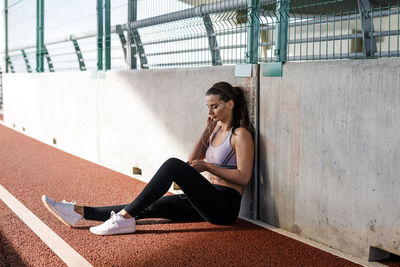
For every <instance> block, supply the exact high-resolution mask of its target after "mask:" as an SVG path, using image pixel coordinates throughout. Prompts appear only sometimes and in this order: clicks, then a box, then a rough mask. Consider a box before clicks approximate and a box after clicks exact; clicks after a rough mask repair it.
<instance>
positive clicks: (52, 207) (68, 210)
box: [42, 195, 83, 227]
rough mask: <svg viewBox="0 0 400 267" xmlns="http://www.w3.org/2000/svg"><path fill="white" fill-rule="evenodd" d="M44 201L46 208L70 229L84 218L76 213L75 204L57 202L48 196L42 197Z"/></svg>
mask: <svg viewBox="0 0 400 267" xmlns="http://www.w3.org/2000/svg"><path fill="white" fill-rule="evenodd" d="M42 201H43V204H44V206H45V207H46V208H47V209H48V210H49V211H50V212H51V213H52V214H53V215H54V216H56V218H57V219H59V220H60V221H61V222H62V223H64V224H65V225H67V226H68V227H73V226H75V225H76V224H77V223H78V221H79V220H80V219H82V218H83V216H82V215H80V214H78V213H76V212H75V210H74V207H75V203H73V202H67V201H65V200H63V202H57V201H54V200H52V199H50V198H49V197H47V196H46V195H43V196H42Z"/></svg>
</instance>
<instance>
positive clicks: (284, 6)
mask: <svg viewBox="0 0 400 267" xmlns="http://www.w3.org/2000/svg"><path fill="white" fill-rule="evenodd" d="M289 2H290V0H280V1H279V0H278V1H277V3H276V14H277V20H276V44H275V61H277V62H286V61H287V45H288V26H289V23H288V21H289Z"/></svg>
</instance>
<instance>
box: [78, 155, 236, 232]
mask: <svg viewBox="0 0 400 267" xmlns="http://www.w3.org/2000/svg"><path fill="white" fill-rule="evenodd" d="M172 182H175V183H176V184H177V185H178V186H179V187H180V188H181V189H182V191H183V192H184V193H185V194H183V195H171V196H164V197H163V195H164V194H165V193H166V192H167V191H168V189H169V188H170V187H171V185H172ZM241 199H242V196H241V194H240V193H239V192H238V191H236V190H235V189H233V188H230V187H226V186H221V185H213V184H211V183H210V182H209V181H208V180H207V179H206V178H204V177H203V176H202V175H201V174H200V173H199V172H198V171H197V170H195V169H194V168H193V167H191V166H190V165H189V164H187V163H185V162H183V161H181V160H179V159H176V158H170V159H168V160H167V161H166V162H165V163H164V164H163V165H162V166H161V167H160V169H158V171H157V172H156V174H155V175H154V176H153V178H152V179H151V180H150V182H149V183H148V184H147V185H146V186H145V188H144V189H143V191H142V192H141V193H140V194H139V195H138V196H137V197H136V199H135V200H134V201H132V202H131V203H130V204H128V205H117V206H108V207H84V218H85V219H87V220H96V221H105V220H107V219H109V217H110V213H111V211H114V212H119V211H120V210H122V209H125V211H126V212H128V213H129V215H131V216H132V217H136V219H144V218H166V219H171V220H177V221H203V220H206V221H208V222H210V223H213V224H219V225H230V224H233V223H234V222H235V220H236V218H237V216H238V214H239V209H240V201H241Z"/></svg>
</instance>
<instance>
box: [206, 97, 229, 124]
mask: <svg viewBox="0 0 400 267" xmlns="http://www.w3.org/2000/svg"><path fill="white" fill-rule="evenodd" d="M206 104H207V107H208V115H209V116H211V117H212V118H213V120H215V121H221V122H228V121H229V120H231V119H232V109H233V101H232V100H229V101H228V102H224V101H222V100H220V98H219V96H218V95H208V96H206Z"/></svg>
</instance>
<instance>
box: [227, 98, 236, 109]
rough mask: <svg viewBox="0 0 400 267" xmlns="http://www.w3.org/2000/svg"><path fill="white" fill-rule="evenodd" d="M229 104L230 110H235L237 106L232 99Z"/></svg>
mask: <svg viewBox="0 0 400 267" xmlns="http://www.w3.org/2000/svg"><path fill="white" fill-rule="evenodd" d="M228 104H229V109H230V110H233V107H234V106H235V102H233V100H232V99H231V100H229V101H228Z"/></svg>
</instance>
